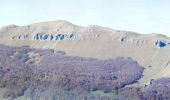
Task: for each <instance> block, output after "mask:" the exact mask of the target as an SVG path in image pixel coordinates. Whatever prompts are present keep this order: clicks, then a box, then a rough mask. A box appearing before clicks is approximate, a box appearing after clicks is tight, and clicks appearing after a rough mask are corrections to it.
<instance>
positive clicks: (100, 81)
mask: <svg viewBox="0 0 170 100" xmlns="http://www.w3.org/2000/svg"><path fill="white" fill-rule="evenodd" d="M143 71H144V68H143V67H142V66H140V65H139V64H138V62H137V61H134V60H133V59H132V58H123V57H119V58H113V59H107V60H99V59H95V58H83V57H77V56H67V55H66V54H65V52H63V51H58V52H55V51H54V50H52V49H43V50H41V49H33V48H30V47H29V46H23V47H8V46H4V45H0V87H1V88H6V89H7V91H5V92H4V94H3V97H4V98H10V99H14V98H17V97H20V96H26V97H28V98H30V99H31V100H169V99H170V79H169V78H162V79H157V80H153V81H152V82H151V84H150V85H149V86H147V87H126V86H127V85H130V84H133V83H136V82H137V81H138V80H139V79H140V78H141V77H142V75H143ZM97 91H102V93H98V92H97ZM108 94H109V95H108Z"/></svg>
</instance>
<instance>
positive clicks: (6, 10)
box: [0, 0, 170, 36]
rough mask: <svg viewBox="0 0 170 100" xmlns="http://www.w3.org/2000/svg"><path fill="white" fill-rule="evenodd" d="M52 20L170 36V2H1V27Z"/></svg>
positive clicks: (0, 0) (27, 0)
mask: <svg viewBox="0 0 170 100" xmlns="http://www.w3.org/2000/svg"><path fill="white" fill-rule="evenodd" d="M52 20H67V21H70V22H72V23H73V24H77V25H82V26H87V25H94V24H95V25H102V26H107V27H111V28H113V29H120V30H129V31H135V32H139V33H162V34H166V35H168V36H170V0H0V27H2V26H5V25H9V24H17V25H27V24H31V23H34V22H42V21H52Z"/></svg>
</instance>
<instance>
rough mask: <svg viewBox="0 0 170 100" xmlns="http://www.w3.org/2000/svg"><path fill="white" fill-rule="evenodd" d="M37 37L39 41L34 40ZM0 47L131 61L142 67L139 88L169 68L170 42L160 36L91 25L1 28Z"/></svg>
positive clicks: (168, 70) (57, 23)
mask: <svg viewBox="0 0 170 100" xmlns="http://www.w3.org/2000/svg"><path fill="white" fill-rule="evenodd" d="M37 33H40V34H41V35H42V37H41V36H38V38H35V36H36V34H37ZM59 34H61V37H59ZM71 34H73V37H71V36H70V35H71ZM63 35H64V36H63ZM52 37H53V38H52ZM0 43H1V44H6V45H12V46H23V45H29V46H31V47H33V48H51V49H54V50H56V51H65V52H66V54H67V55H74V56H82V57H93V58H99V59H108V58H115V57H120V56H123V57H131V58H133V59H135V60H137V61H138V62H139V63H140V64H141V65H142V66H144V67H145V70H144V77H143V78H142V79H141V80H140V81H139V83H140V84H141V85H144V84H146V83H147V82H148V81H150V80H151V79H154V78H159V77H169V76H170V73H169V72H170V66H169V64H168V65H167V63H168V62H169V61H170V53H169V52H170V38H169V37H166V36H163V35H160V34H147V35H146V34H145V35H144V34H138V33H134V32H129V31H120V30H113V29H111V28H106V27H101V26H95V25H93V26H87V27H83V26H77V25H73V24H72V23H69V22H66V21H62V20H59V21H51V22H43V23H35V24H31V25H27V26H16V25H12V26H8V27H4V28H1V31H0ZM165 69H166V70H165Z"/></svg>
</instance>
